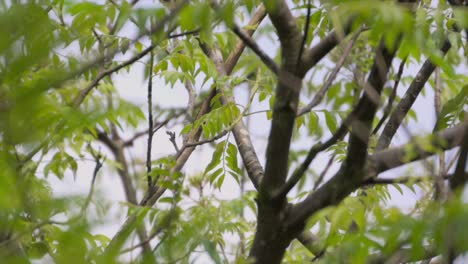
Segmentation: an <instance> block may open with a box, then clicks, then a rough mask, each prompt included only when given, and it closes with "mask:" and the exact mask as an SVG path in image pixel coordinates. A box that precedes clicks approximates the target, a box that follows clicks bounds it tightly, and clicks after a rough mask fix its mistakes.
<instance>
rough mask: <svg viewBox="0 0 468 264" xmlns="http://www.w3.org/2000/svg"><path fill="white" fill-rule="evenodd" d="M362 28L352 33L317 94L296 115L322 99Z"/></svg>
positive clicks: (307, 110)
mask: <svg viewBox="0 0 468 264" xmlns="http://www.w3.org/2000/svg"><path fill="white" fill-rule="evenodd" d="M363 30H364V28H361V29H360V30H358V31H357V32H356V33H355V34H354V36H353V38H352V39H351V40H350V41H349V42H348V44H347V45H346V47H345V48H344V50H343V54H342V55H341V57H340V59H339V60H338V62H337V63H336V66H335V68H334V69H333V71H332V72H331V73H330V75H329V76H328V79H327V80H326V81H325V83H324V84H323V86H322V88H321V89H320V90H319V91H318V92H317V94H315V96H314V98H313V99H312V101H311V102H310V103H309V104H308V105H306V106H305V107H304V108H302V109H300V110H299V111H298V113H297V115H298V116H301V115H303V114H306V113H308V112H310V110H312V108H314V107H315V106H317V105H318V104H319V103H320V102H321V101H322V99H323V98H324V97H325V94H326V93H327V91H328V89H329V88H330V86H331V85H332V83H333V81H334V80H335V78H336V76H337V75H338V72H339V71H340V69H341V67H343V65H344V63H345V61H346V59H347V58H348V56H349V54H350V53H351V48H352V47H353V45H354V43H356V40H357V38H358V37H359V34H361V32H362V31H363Z"/></svg>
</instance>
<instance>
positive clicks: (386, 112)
mask: <svg viewBox="0 0 468 264" xmlns="http://www.w3.org/2000/svg"><path fill="white" fill-rule="evenodd" d="M405 63H406V58H405V59H404V60H402V61H401V62H400V66H399V67H398V73H397V77H396V80H395V83H394V84H393V89H392V93H391V94H390V96H389V97H388V102H387V106H386V107H385V110H384V114H383V116H382V118H381V119H380V120H379V123H378V124H377V126H375V128H374V131H372V134H373V135H374V134H376V133H377V132H378V131H379V130H380V127H381V126H382V125H383V123H385V121H386V120H387V117H388V116H389V115H390V113H391V112H392V107H393V102H394V101H395V98H396V95H397V89H398V84H400V80H401V75H402V74H403V69H404V66H405Z"/></svg>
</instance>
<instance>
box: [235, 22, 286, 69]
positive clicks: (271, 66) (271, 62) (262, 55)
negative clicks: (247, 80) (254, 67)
mask: <svg viewBox="0 0 468 264" xmlns="http://www.w3.org/2000/svg"><path fill="white" fill-rule="evenodd" d="M232 31H233V32H234V33H235V34H236V35H237V36H238V37H239V38H240V39H241V40H242V41H243V42H244V43H245V45H246V46H247V47H249V48H250V49H251V50H252V51H253V52H254V53H255V54H256V55H257V56H258V57H259V58H260V60H261V61H262V62H263V63H264V64H265V65H266V66H267V67H268V69H270V70H271V71H272V72H273V73H275V74H276V75H278V74H279V72H280V68H279V66H278V65H277V64H276V62H275V61H274V60H273V59H272V58H270V57H269V56H268V55H267V54H266V53H265V52H264V51H263V50H262V49H261V48H260V47H259V46H258V44H257V43H256V42H255V41H253V40H252V38H251V37H249V36H248V35H247V34H246V33H244V32H243V31H242V30H241V29H240V28H239V27H238V26H237V25H236V24H234V25H233V27H232Z"/></svg>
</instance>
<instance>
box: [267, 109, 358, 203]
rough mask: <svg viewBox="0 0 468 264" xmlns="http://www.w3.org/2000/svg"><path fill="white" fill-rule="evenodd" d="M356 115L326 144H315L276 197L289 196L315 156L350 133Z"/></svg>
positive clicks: (349, 117)
mask: <svg viewBox="0 0 468 264" xmlns="http://www.w3.org/2000/svg"><path fill="white" fill-rule="evenodd" d="M354 115H355V113H354V112H351V114H349V116H348V117H347V118H346V119H345V120H344V121H343V123H342V124H341V125H340V127H339V128H338V130H337V131H336V132H335V133H334V134H333V135H332V136H331V137H330V138H329V139H328V140H327V141H325V143H322V142H319V143H317V144H315V145H314V146H313V147H312V148H310V150H309V153H307V156H306V158H305V160H304V161H303V162H302V163H301V165H300V166H299V167H297V168H296V169H295V170H294V172H293V173H292V175H291V177H290V178H289V179H288V180H287V181H286V183H285V184H284V185H283V186H282V188H281V189H280V191H279V192H278V193H277V194H276V195H274V196H275V197H283V196H285V195H287V194H288V193H289V191H291V189H292V188H293V187H294V186H295V185H296V184H297V183H298V182H299V180H300V179H301V177H302V176H303V175H304V173H305V172H306V171H307V169H308V168H309V165H310V163H312V161H313V160H314V159H315V156H317V154H318V153H320V152H321V151H324V150H325V149H327V148H329V147H330V146H332V145H333V144H335V143H336V142H337V141H338V140H340V139H342V138H343V137H344V136H345V135H346V133H347V132H348V126H349V124H351V122H353V119H354Z"/></svg>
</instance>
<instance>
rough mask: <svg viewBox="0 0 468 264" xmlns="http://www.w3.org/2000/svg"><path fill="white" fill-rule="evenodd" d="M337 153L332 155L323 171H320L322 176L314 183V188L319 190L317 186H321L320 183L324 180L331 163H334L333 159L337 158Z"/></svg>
mask: <svg viewBox="0 0 468 264" xmlns="http://www.w3.org/2000/svg"><path fill="white" fill-rule="evenodd" d="M335 156H336V155H333V156H331V157H330V159H329V160H328V162H327V165H326V166H325V168H324V169H323V171H322V173H320V176H319V177H318V179H317V180H316V181H315V183H314V188H312V190H314V191H315V190H317V188H318V187H319V186H320V184H321V183H322V182H323V179H325V175H326V174H327V172H328V170H329V169H330V167H331V165H332V164H333V160H334V159H335Z"/></svg>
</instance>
